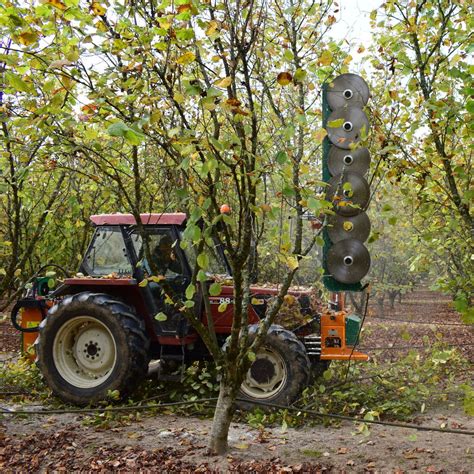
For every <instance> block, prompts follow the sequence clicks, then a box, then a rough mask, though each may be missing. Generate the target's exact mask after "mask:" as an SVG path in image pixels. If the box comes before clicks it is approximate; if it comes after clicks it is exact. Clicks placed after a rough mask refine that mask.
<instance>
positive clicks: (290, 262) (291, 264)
mask: <svg viewBox="0 0 474 474" xmlns="http://www.w3.org/2000/svg"><path fill="white" fill-rule="evenodd" d="M286 265H287V267H288V268H289V269H290V270H296V269H297V268H298V267H299V263H298V259H297V258H296V257H286Z"/></svg>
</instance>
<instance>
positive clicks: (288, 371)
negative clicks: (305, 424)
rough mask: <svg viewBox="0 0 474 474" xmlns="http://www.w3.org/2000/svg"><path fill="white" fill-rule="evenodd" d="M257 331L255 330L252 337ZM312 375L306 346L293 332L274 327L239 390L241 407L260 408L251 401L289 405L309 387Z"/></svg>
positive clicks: (252, 328)
mask: <svg viewBox="0 0 474 474" xmlns="http://www.w3.org/2000/svg"><path fill="white" fill-rule="evenodd" d="M255 331H256V328H254V327H253V326H252V327H251V333H252V332H254V333H255ZM251 337H252V334H251ZM309 374H310V363H309V359H308V356H307V354H306V349H305V347H304V345H303V344H302V343H301V342H300V341H299V340H298V338H297V337H296V336H295V335H294V334H293V333H292V332H290V331H288V330H286V329H284V328H283V327H281V326H277V325H274V326H271V327H270V329H269V331H268V334H267V336H266V338H265V342H264V343H263V345H262V346H261V347H260V349H259V350H258V351H257V353H256V354H255V361H254V362H253V363H252V365H251V366H250V369H249V370H248V372H247V374H246V376H245V378H244V381H243V383H242V385H241V386H240V392H239V395H238V397H239V398H240V399H241V400H240V401H239V402H238V406H239V407H240V408H243V409H252V408H255V407H256V406H257V407H258V404H252V401H256V402H265V403H275V404H279V405H288V404H289V403H291V402H293V401H294V400H295V399H296V397H298V395H299V394H300V393H301V391H302V390H303V388H304V387H305V386H306V384H307V383H308V380H309ZM246 400H248V402H247V401H246ZM261 407H262V406H261Z"/></svg>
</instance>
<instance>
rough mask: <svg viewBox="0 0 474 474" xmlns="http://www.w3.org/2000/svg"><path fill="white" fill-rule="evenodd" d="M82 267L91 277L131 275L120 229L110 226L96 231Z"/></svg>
mask: <svg viewBox="0 0 474 474" xmlns="http://www.w3.org/2000/svg"><path fill="white" fill-rule="evenodd" d="M82 267H83V269H84V271H85V272H86V273H87V274H88V275H91V276H105V275H110V274H111V273H117V274H119V275H131V274H132V266H131V264H130V261H129V259H128V256H127V251H126V249H125V242H124V240H123V236H122V232H121V231H120V228H118V227H112V226H111V227H100V228H98V229H97V230H96V232H95V234H94V238H93V240H92V244H91V245H90V247H89V249H88V250H87V253H86V255H85V257H84V261H83V262H82Z"/></svg>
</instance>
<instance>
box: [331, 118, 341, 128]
mask: <svg viewBox="0 0 474 474" xmlns="http://www.w3.org/2000/svg"><path fill="white" fill-rule="evenodd" d="M343 124H344V119H343V118H341V119H336V120H331V121H330V122H328V125H327V126H328V127H329V128H339V127H342V125H343Z"/></svg>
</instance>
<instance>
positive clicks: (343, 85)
mask: <svg viewBox="0 0 474 474" xmlns="http://www.w3.org/2000/svg"><path fill="white" fill-rule="evenodd" d="M326 96H327V100H328V104H329V107H331V110H336V109H338V108H340V107H344V106H346V105H349V106H351V107H359V108H362V107H364V106H365V105H366V104H367V102H368V101H369V97H370V92H369V86H368V85H367V83H366V82H365V81H364V79H362V77H360V76H358V75H357V74H350V73H348V74H341V75H340V76H337V77H336V78H335V79H334V80H333V81H332V82H330V83H329V85H328V88H327V93H326Z"/></svg>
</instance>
